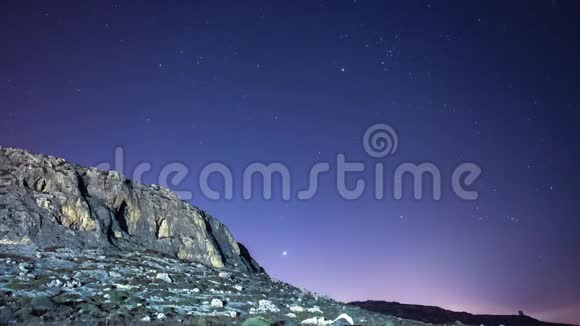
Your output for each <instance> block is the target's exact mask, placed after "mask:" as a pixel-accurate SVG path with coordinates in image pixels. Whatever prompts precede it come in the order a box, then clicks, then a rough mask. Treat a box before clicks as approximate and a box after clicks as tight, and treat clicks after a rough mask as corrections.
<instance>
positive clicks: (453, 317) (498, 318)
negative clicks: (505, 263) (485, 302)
mask: <svg viewBox="0 0 580 326" xmlns="http://www.w3.org/2000/svg"><path fill="white" fill-rule="evenodd" d="M349 305H352V306H356V307H360V308H363V309H366V310H370V311H374V312H378V313H382V314H385V315H391V316H397V317H400V318H405V319H411V320H417V321H421V322H424V323H432V324H449V323H455V322H460V323H462V324H465V325H496V326H497V325H504V326H575V325H571V324H558V323H549V322H543V321H540V320H537V319H534V318H532V317H529V316H526V315H524V314H523V313H522V314H520V315H474V314H470V313H467V312H456V311H450V310H445V309H443V308H439V307H434V306H421V305H412V304H402V303H398V302H386V301H355V302H350V303H349Z"/></svg>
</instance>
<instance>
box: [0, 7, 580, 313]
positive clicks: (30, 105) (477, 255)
mask: <svg viewBox="0 0 580 326" xmlns="http://www.w3.org/2000/svg"><path fill="white" fill-rule="evenodd" d="M0 16H1V17H0V18H1V19H0V25H1V28H0V59H1V60H0V111H1V119H0V145H2V146H11V147H18V148H24V149H28V150H32V151H34V152H40V153H46V154H51V155H55V156H60V157H64V158H66V159H68V160H69V161H72V162H75V163H79V164H83V165H90V166H94V165H96V164H98V163H100V162H104V161H113V153H114V150H115V148H116V147H117V146H121V147H122V148H123V149H124V151H125V161H126V170H125V171H123V172H124V173H125V174H126V175H130V171H131V169H132V168H134V167H135V166H136V165H137V164H139V163H142V162H151V164H152V165H153V168H152V171H151V172H150V173H148V174H147V175H146V177H145V179H144V181H145V182H147V183H157V182H158V175H159V171H160V170H161V169H162V167H163V166H164V164H167V163H170V162H181V163H183V164H185V165H186V166H187V167H188V168H189V175H188V177H187V178H186V179H185V180H184V181H183V182H182V183H180V184H178V185H175V186H172V187H171V188H172V189H174V190H184V189H185V190H191V191H193V199H191V200H190V201H191V203H192V204H193V205H195V206H199V207H201V208H203V209H204V210H206V211H208V212H209V213H210V214H212V215H214V216H216V217H217V218H219V219H220V220H221V221H223V222H224V223H225V224H226V225H227V226H228V227H229V228H230V229H231V230H232V232H233V234H234V235H235V237H236V238H237V239H238V241H240V242H242V243H244V244H245V245H246V246H247V247H248V248H249V249H250V251H251V252H252V254H253V255H254V256H255V258H256V260H258V261H259V262H260V263H261V264H262V265H263V266H264V267H265V268H266V270H267V271H268V273H269V274H270V275H271V276H272V277H274V278H277V279H280V280H283V281H286V282H289V283H292V284H294V285H297V286H300V287H305V288H308V289H311V290H315V291H318V292H321V293H324V294H327V295H329V296H331V297H333V298H336V299H339V300H344V301H352V300H366V299H378V300H388V301H399V302H403V303H413V304H426V305H437V306H441V307H444V308H448V309H454V310H466V311H469V312H474V313H510V314H513V313H517V311H518V310H523V311H524V312H526V313H527V314H529V315H532V316H534V317H537V318H543V319H547V320H552V321H561V322H575V323H580V308H578V307H580V234H579V233H580V216H579V209H578V203H579V200H580V198H579V195H578V193H579V191H580V189H579V186H578V185H579V184H580V175H579V174H580V172H579V171H578V167H580V157H579V154H578V141H579V140H580V132H579V131H578V129H577V125H578V121H579V120H580V119H579V118H580V114H579V113H578V111H579V110H580V92H579V85H580V83H579V81H578V79H579V77H580V46H579V41H578V40H579V36H578V35H579V33H580V20H579V19H578V17H580V2H577V1H549V0H548V1H509V2H508V1H477V2H476V1H455V2H436V1H400V2H398V3H394V2H386V1H366V0H354V1H353V0H350V1H330V0H327V1H314V0H310V1H243V2H242V1H230V2H225V1H213V0H212V1H149V2H147V3H143V2H139V1H126V2H125V1H118V2H110V1H106V0H99V1H37V2H35V1H4V2H3V3H2V6H1V13H0ZM376 123H386V124H389V125H390V126H392V127H393V128H394V129H395V130H396V131H397V133H398V136H399V144H398V149H397V151H396V153H394V154H393V155H391V156H388V157H386V158H383V159H375V158H372V157H370V156H369V155H367V153H366V152H365V150H364V148H363V146H362V141H361V138H362V135H363V133H364V132H365V130H366V128H368V127H369V126H371V125H373V124H376ZM338 153H343V154H344V155H345V156H346V157H347V159H348V160H349V161H357V162H363V163H365V164H366V166H367V171H366V172H365V173H362V174H361V175H363V176H367V179H370V180H372V178H371V177H370V175H371V173H370V172H372V169H373V166H374V164H375V163H377V162H382V163H384V165H385V170H387V171H388V170H389V169H391V170H392V169H393V168H394V167H396V166H397V165H398V164H400V163H402V162H413V163H417V164H418V163H422V162H432V163H433V164H436V165H437V166H438V167H439V168H440V170H441V172H442V178H443V180H444V181H443V182H444V185H443V195H442V198H441V200H438V201H436V200H433V199H431V198H430V197H429V196H427V198H424V199H422V200H415V199H413V197H412V191H411V190H409V191H406V192H405V196H404V198H403V199H402V200H395V199H393V198H392V196H391V195H389V193H390V192H392V189H391V188H392V186H389V185H390V184H391V183H390V182H389V181H388V178H387V181H386V185H387V186H386V196H385V198H384V199H382V200H376V199H375V198H374V196H373V193H372V191H371V190H372V187H369V189H368V191H367V192H366V193H365V194H364V195H363V196H362V198H360V199H357V200H345V199H342V198H341V197H340V196H339V195H338V194H337V191H336V186H335V183H336V180H335V177H333V175H332V173H330V174H328V175H326V176H322V177H321V179H320V185H319V187H320V189H319V192H318V194H317V195H316V197H314V198H313V199H311V200H307V201H301V200H298V199H296V198H295V196H293V198H292V199H291V200H288V201H286V200H282V198H281V195H280V191H274V196H273V199H272V200H264V199H263V198H260V196H256V197H255V198H253V199H251V200H244V199H243V198H242V195H241V190H240V189H241V186H240V182H241V180H242V177H241V176H242V172H243V170H244V168H245V167H246V166H247V165H248V164H250V163H252V162H264V163H270V162H282V163H284V164H285V165H287V166H288V167H289V169H290V170H291V172H292V183H293V189H294V190H296V189H302V188H305V187H306V186H307V185H308V172H309V169H310V166H312V165H313V164H314V163H316V162H325V161H327V162H330V163H331V165H334V164H335V160H336V155H337V154H338ZM210 162H222V163H224V164H226V165H227V166H229V167H230V168H231V170H232V171H233V173H234V183H235V192H234V196H233V197H234V198H233V200H224V199H221V200H210V199H207V198H205V197H204V196H203V195H202V194H201V193H200V191H199V185H198V180H197V179H198V178H197V176H198V175H199V171H200V170H201V169H202V167H203V166H204V165H205V164H207V163H210ZM462 162H474V163H476V164H478V165H479V166H480V167H481V168H482V170H483V173H482V175H481V176H480V177H479V179H478V180H477V182H476V183H475V184H473V185H472V186H471V187H470V189H475V190H477V191H479V199H478V200H475V201H464V200H460V199H459V198H457V197H456V196H454V195H453V192H452V190H451V188H450V177H449V175H450V173H451V171H452V170H453V169H454V168H455V166H457V165H458V164H460V163H462ZM127 171H129V173H127ZM355 177H356V175H355ZM355 177H351V178H350V179H349V180H350V181H349V182H350V184H351V185H352V184H353V183H354V181H353V180H355V179H356V178H355ZM212 180H213V181H212V182H213V183H215V185H216V188H217V187H218V186H219V185H220V182H219V178H217V179H212ZM278 183H279V180H276V181H275V184H278ZM256 193H259V188H257V189H256Z"/></svg>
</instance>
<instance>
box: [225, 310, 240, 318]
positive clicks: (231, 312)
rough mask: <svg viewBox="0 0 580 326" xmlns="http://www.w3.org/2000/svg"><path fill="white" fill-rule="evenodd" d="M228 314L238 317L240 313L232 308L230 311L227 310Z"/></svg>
mask: <svg viewBox="0 0 580 326" xmlns="http://www.w3.org/2000/svg"><path fill="white" fill-rule="evenodd" d="M226 315H228V316H230V317H232V318H236V317H238V313H237V312H235V311H231V310H230V311H226Z"/></svg>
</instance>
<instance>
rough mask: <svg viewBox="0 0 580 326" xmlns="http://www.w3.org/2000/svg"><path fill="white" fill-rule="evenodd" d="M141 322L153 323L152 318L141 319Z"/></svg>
mask: <svg viewBox="0 0 580 326" xmlns="http://www.w3.org/2000/svg"><path fill="white" fill-rule="evenodd" d="M141 321H142V322H145V323H147V322H150V321H151V317H149V316H145V317H143V318H141Z"/></svg>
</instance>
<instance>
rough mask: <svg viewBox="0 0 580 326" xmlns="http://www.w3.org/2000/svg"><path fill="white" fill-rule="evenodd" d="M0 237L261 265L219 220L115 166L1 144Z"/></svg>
mask: <svg viewBox="0 0 580 326" xmlns="http://www.w3.org/2000/svg"><path fill="white" fill-rule="evenodd" d="M0 244H5V245H6V244H35V245H37V246H38V247H40V248H47V247H67V248H75V249H83V248H103V249H114V250H115V249H118V250H121V251H141V252H143V251H147V250H151V251H155V252H159V253H162V254H166V255H171V256H174V257H177V258H179V259H182V260H188V261H196V262H200V263H203V264H206V265H209V266H212V267H216V268H223V267H227V268H235V269H239V270H242V271H251V272H262V271H263V270H262V268H261V267H260V266H259V265H258V264H257V263H256V262H255V261H254V260H253V259H252V257H250V255H249V254H248V251H247V250H246V249H245V248H244V247H243V246H242V245H241V244H239V243H237V242H236V241H235V239H234V238H233V236H232V234H231V233H230V232H229V230H228V229H227V228H226V227H225V226H224V225H223V224H222V223H220V222H219V221H218V220H216V219H215V218H213V217H211V216H209V215H207V214H206V213H205V212H203V211H201V210H200V209H198V208H195V207H193V206H191V205H189V204H188V203H187V202H184V201H182V200H180V199H179V198H178V197H177V196H176V195H175V194H174V193H172V192H171V191H169V190H166V189H163V188H160V187H157V186H148V185H142V184H138V183H134V182H131V181H130V180H127V179H125V178H123V177H122V176H120V175H119V174H118V173H116V172H110V171H109V172H105V171H100V170H97V169H94V168H84V167H81V166H78V165H74V164H70V163H68V162H66V161H65V160H63V159H60V158H55V157H51V156H44V155H36V154H32V153H30V152H27V151H23V150H18V149H11V148H3V147H0Z"/></svg>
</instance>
